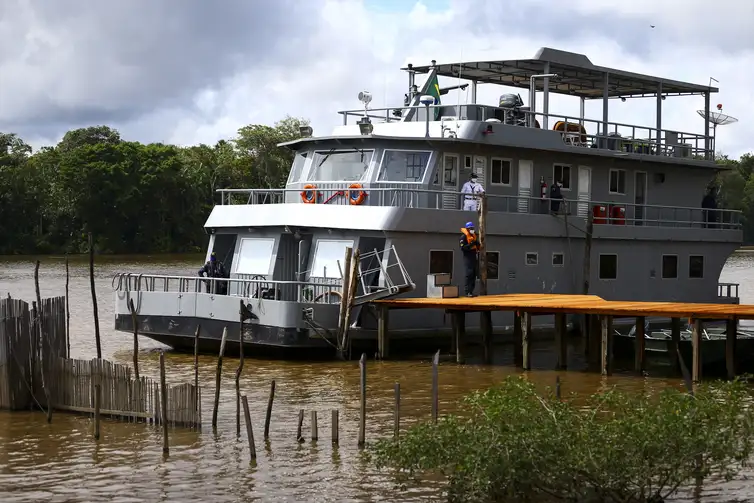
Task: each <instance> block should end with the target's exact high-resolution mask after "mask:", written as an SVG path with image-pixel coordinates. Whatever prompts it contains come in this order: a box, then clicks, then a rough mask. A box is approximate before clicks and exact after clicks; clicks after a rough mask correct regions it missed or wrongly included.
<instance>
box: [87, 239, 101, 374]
mask: <svg viewBox="0 0 754 503" xmlns="http://www.w3.org/2000/svg"><path fill="white" fill-rule="evenodd" d="M88 240H89V288H90V289H91V290H92V310H93V312H94V340H95V342H96V344H97V359H98V360H101V359H102V344H101V342H100V335H99V311H98V310H97V292H96V289H95V287H94V238H93V237H92V233H91V232H90V233H89V236H88Z"/></svg>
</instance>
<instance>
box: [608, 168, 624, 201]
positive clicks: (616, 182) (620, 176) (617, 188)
mask: <svg viewBox="0 0 754 503" xmlns="http://www.w3.org/2000/svg"><path fill="white" fill-rule="evenodd" d="M610 193H611V194H620V195H624V194H625V193H626V170H624V169H611V170H610Z"/></svg>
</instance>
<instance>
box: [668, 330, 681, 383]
mask: <svg viewBox="0 0 754 503" xmlns="http://www.w3.org/2000/svg"><path fill="white" fill-rule="evenodd" d="M669 348H670V351H668V353H669V356H670V365H671V366H672V367H673V369H675V370H676V371H678V369H679V368H680V361H679V358H678V355H679V354H680V349H681V319H680V318H671V319H670V345H669Z"/></svg>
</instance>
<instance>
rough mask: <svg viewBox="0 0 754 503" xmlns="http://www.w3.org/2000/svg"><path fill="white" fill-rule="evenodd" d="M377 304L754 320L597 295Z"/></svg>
mask: <svg viewBox="0 0 754 503" xmlns="http://www.w3.org/2000/svg"><path fill="white" fill-rule="evenodd" d="M374 303H375V304H377V305H381V306H386V307H389V308H393V309H422V308H431V309H445V310H451V311H526V312H530V313H542V314H545V313H546V314H555V313H566V314H600V315H609V316H616V317H633V316H656V317H667V318H689V319H700V320H724V319H733V318H738V319H741V320H754V305H752V304H702V303H684V302H633V301H611V300H605V299H603V298H602V297H598V296H596V295H566V294H504V295H480V296H478V297H455V298H444V299H442V298H429V297H412V298H402V299H382V300H378V301H374Z"/></svg>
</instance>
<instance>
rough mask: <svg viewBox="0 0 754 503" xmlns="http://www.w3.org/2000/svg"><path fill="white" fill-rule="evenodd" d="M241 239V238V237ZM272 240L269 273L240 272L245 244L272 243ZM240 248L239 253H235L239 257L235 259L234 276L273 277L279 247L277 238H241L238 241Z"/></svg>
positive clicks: (268, 265)
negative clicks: (249, 242)
mask: <svg viewBox="0 0 754 503" xmlns="http://www.w3.org/2000/svg"><path fill="white" fill-rule="evenodd" d="M239 237H240V236H239ZM270 240H272V252H271V253H270V260H269V263H268V264H267V272H266V273H264V274H260V273H253V272H239V271H238V266H240V265H241V257H242V255H241V252H243V244H244V242H245V241H270ZM236 246H237V247H238V251H237V252H236V253H235V255H236V256H237V258H236V257H234V263H233V269H232V271H233V274H236V275H242V276H264V277H265V278H267V277H269V276H271V275H272V273H273V272H274V269H275V257H276V256H277V247H278V239H277V238H275V237H269V236H255V237H241V238H240V239H239V240H238V243H237V244H236Z"/></svg>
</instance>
